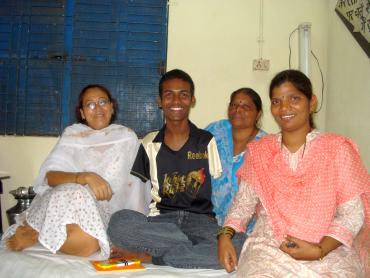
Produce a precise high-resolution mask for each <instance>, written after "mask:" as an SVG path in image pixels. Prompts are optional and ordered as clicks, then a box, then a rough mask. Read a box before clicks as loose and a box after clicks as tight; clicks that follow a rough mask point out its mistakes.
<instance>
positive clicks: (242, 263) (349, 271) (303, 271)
mask: <svg viewBox="0 0 370 278" xmlns="http://www.w3.org/2000/svg"><path fill="white" fill-rule="evenodd" d="M239 195H240V196H241V195H242V196H243V198H240V196H239ZM235 200H239V202H238V203H236V204H235V203H233V205H232V208H231V210H233V207H234V206H235V207H238V208H239V209H240V207H241V206H244V207H249V208H254V207H255V205H256V203H258V197H257V195H256V193H255V192H254V191H253V189H251V188H250V187H249V186H248V185H246V184H245V183H244V182H243V181H242V183H241V185H240V190H239V191H238V193H237V196H236V197H235ZM344 205H345V207H342V208H341V209H342V214H341V216H342V217H343V218H342V217H341V216H338V221H340V220H342V221H343V219H344V218H346V219H347V220H346V221H347V222H348V219H351V220H352V221H351V230H352V231H353V233H355V234H356V233H357V232H358V230H359V229H360V227H361V225H362V223H363V213H362V212H363V206H362V202H361V198H359V197H355V198H354V199H353V200H351V201H349V202H347V203H345V204H343V205H342V206H344ZM249 210H250V213H253V211H254V210H253V209H249ZM234 212H235V211H234ZM245 212H247V214H248V209H247V210H244V211H243V213H245ZM241 214H242V212H240V215H241ZM226 221H227V220H226ZM227 225H228V226H231V225H229V223H228V224H227ZM279 246H280V241H278V240H277V239H276V238H275V237H274V234H273V231H272V227H271V222H270V221H269V217H268V214H267V213H266V210H265V209H264V208H263V207H260V210H259V213H258V218H257V223H256V226H255V228H254V230H253V232H252V234H251V235H250V236H249V237H248V238H247V240H246V242H245V244H244V246H243V249H242V253H241V255H240V258H239V262H238V268H237V275H236V276H237V277H258V278H259V277H276V278H277V277H298V276H299V277H307V278H311V277H317V278H318V277H343V278H344V277H345V278H348V277H353V278H355V277H356V278H359V277H367V276H365V275H364V271H363V267H362V265H361V262H360V260H359V257H358V255H357V253H356V251H355V250H354V249H353V248H350V247H348V246H346V245H342V246H340V247H338V248H337V249H335V250H333V251H332V252H330V253H329V254H328V255H327V256H325V257H324V258H323V260H316V261H301V260H295V259H293V258H292V257H290V256H289V255H288V254H286V253H284V252H283V251H281V250H280V249H279Z"/></svg>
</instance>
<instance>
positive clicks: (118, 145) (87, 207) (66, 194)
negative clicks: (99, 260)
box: [3, 84, 150, 257]
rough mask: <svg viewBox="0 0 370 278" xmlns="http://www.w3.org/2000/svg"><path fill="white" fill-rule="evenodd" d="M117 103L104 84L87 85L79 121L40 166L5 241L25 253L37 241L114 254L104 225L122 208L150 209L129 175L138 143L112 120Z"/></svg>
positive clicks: (74, 251) (71, 250) (66, 249)
mask: <svg viewBox="0 0 370 278" xmlns="http://www.w3.org/2000/svg"><path fill="white" fill-rule="evenodd" d="M116 111H117V104H116V101H115V100H114V99H113V98H112V96H111V93H110V92H109V91H108V89H106V88H105V87H103V86H101V85H97V84H94V85H89V86H87V87H85V88H84V89H83V90H82V91H81V93H80V95H79V100H78V105H77V107H76V118H77V120H78V122H79V123H77V124H73V125H71V126H69V127H67V128H66V129H65V130H64V132H63V134H62V136H61V138H60V139H59V141H58V143H57V145H56V146H55V147H54V149H53V150H52V152H51V153H50V154H49V156H48V157H47V159H46V160H45V162H44V163H43V164H42V166H41V169H40V173H39V176H38V178H37V179H36V182H35V185H34V189H35V191H36V193H37V195H36V197H35V199H34V200H33V202H32V204H31V206H30V208H29V209H28V210H26V211H25V212H24V213H23V214H21V217H20V218H19V219H18V221H17V224H14V225H12V226H10V227H9V229H8V230H7V231H6V232H5V233H4V236H3V239H4V240H6V245H7V247H8V248H9V249H10V250H13V251H21V250H23V249H25V248H27V247H30V246H32V245H34V244H35V243H37V242H39V243H40V244H42V245H43V246H44V247H45V248H47V249H48V250H50V251H51V252H53V253H56V252H57V251H60V252H62V253H65V254H70V255H75V256H89V255H91V254H93V253H95V252H97V251H99V250H100V253H101V255H102V256H103V257H108V256H109V254H110V247H109V241H108V237H107V234H106V228H107V225H108V221H109V219H110V216H111V215H112V214H113V213H114V212H116V211H118V210H121V209H132V210H136V211H139V212H142V213H147V210H148V206H149V202H150V197H149V192H146V191H145V188H148V187H146V186H140V184H139V183H141V181H140V180H139V179H138V178H136V177H134V176H131V175H130V170H131V167H132V164H133V161H134V158H135V155H136V152H137V149H138V146H139V143H138V139H137V136H136V134H135V133H134V131H132V130H131V129H129V128H127V127H124V126H122V125H117V124H112V122H113V120H114V116H115V112H116Z"/></svg>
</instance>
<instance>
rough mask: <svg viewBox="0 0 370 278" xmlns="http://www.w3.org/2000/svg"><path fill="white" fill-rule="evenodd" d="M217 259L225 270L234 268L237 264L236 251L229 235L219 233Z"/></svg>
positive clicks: (229, 270) (228, 270)
mask: <svg viewBox="0 0 370 278" xmlns="http://www.w3.org/2000/svg"><path fill="white" fill-rule="evenodd" d="M217 245H218V261H219V262H220V264H221V265H222V266H223V267H224V268H225V270H226V271H227V272H232V271H234V270H235V268H236V266H237V264H238V258H237V256H236V251H235V248H234V245H233V242H232V241H231V239H230V237H228V236H227V235H220V236H219V238H218V243H217Z"/></svg>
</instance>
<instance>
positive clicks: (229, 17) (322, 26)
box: [167, 0, 328, 132]
mask: <svg viewBox="0 0 370 278" xmlns="http://www.w3.org/2000/svg"><path fill="white" fill-rule="evenodd" d="M263 3H264V24H263V26H264V41H265V43H264V45H263V57H264V58H267V59H270V62H271V69H270V71H268V72H261V71H259V72H255V71H253V70H252V61H253V59H256V58H259V48H258V43H257V38H258V36H259V15H260V10H259V9H260V1H259V0H173V1H170V10H169V31H168V32H169V39H168V61H167V65H168V69H173V68H181V69H184V70H185V71H187V72H189V74H190V75H191V76H192V77H193V79H194V81H195V87H196V90H195V96H196V98H197V105H196V107H195V108H194V109H193V111H192V115H191V119H192V120H193V121H194V122H195V123H196V124H198V125H199V126H200V127H205V126H206V125H207V124H208V123H209V122H211V121H214V120H217V119H220V118H223V117H225V116H226V109H227V103H228V99H229V96H230V93H231V92H232V91H234V90H236V89H238V88H240V87H252V88H254V89H255V90H256V91H257V92H258V93H259V94H260V95H261V97H262V99H263V102H264V104H265V105H264V111H265V113H264V121H263V128H264V129H265V130H267V131H270V132H273V131H276V130H277V127H276V125H275V123H274V121H273V120H272V117H271V116H270V113H269V105H268V103H269V101H268V86H269V82H270V80H271V79H272V77H273V76H274V75H275V74H276V73H277V72H279V71H281V70H283V69H287V68H288V65H289V63H288V55H289V49H288V38H289V34H290V33H291V32H292V31H293V30H294V29H295V28H297V26H298V24H300V23H302V22H311V23H312V49H313V51H314V52H315V53H316V56H317V57H318V58H319V59H320V64H321V67H322V69H323V72H324V74H325V73H326V61H327V35H328V30H327V26H328V20H327V14H328V2H327V1H322V0H310V1H305V0H294V1H292V0H279V1H275V0H264V1H263ZM297 38H298V33H297V32H296V33H295V34H293V36H292V42H291V46H292V50H293V53H292V66H293V67H294V68H297V67H298V65H297V46H298V40H297ZM312 76H313V85H314V89H315V90H317V91H319V90H320V89H321V81H320V77H319V71H318V68H317V67H316V65H315V64H314V63H312ZM316 123H317V124H318V126H319V127H320V128H322V129H324V127H325V105H324V107H323V110H322V112H321V113H319V115H318V118H317V120H316Z"/></svg>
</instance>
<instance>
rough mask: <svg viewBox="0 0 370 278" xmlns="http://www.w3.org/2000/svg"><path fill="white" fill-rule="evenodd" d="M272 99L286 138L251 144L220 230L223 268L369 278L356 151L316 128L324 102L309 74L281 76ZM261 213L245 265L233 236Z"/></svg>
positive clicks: (364, 176)
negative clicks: (319, 107) (314, 116)
mask: <svg viewBox="0 0 370 278" xmlns="http://www.w3.org/2000/svg"><path fill="white" fill-rule="evenodd" d="M270 100H271V113H272V115H273V116H274V118H275V120H276V122H277V123H278V125H279V126H280V128H281V132H280V133H279V134H275V135H268V136H266V137H264V138H262V139H261V140H259V141H255V142H251V143H250V144H248V146H247V152H248V155H247V160H246V161H245V162H244V164H243V166H242V167H241V168H240V169H239V171H238V173H237V174H238V176H239V179H240V184H239V191H238V193H237V195H236V197H235V199H234V202H233V204H232V206H231V208H230V210H229V213H228V216H227V217H226V219H225V223H224V227H223V228H222V229H221V230H220V232H219V240H218V248H219V260H220V263H221V264H222V265H223V266H224V267H225V269H226V270H227V271H228V272H231V271H234V270H237V276H238V277H296V276H299V277H365V275H366V274H365V268H366V267H365V266H364V263H363V262H366V261H367V262H368V260H369V258H368V257H367V258H366V257H365V256H367V254H366V253H367V252H368V250H366V249H365V250H364V249H362V252H361V254H362V256H363V257H362V258H360V256H359V255H358V252H356V251H355V249H354V248H353V247H352V244H353V242H354V241H358V239H359V238H361V239H362V240H363V242H360V243H359V244H357V245H360V246H361V245H362V247H364V245H367V246H368V245H369V242H368V241H369V237H368V235H369V226H370V214H369V196H370V187H369V174H368V172H367V170H366V169H365V167H364V165H363V163H362V161H361V158H360V155H359V152H358V149H357V147H356V145H354V143H353V142H352V141H351V140H350V139H348V138H345V137H343V136H339V135H335V134H329V133H321V132H319V131H318V130H317V129H315V128H314V124H313V120H312V113H313V112H314V110H315V107H316V104H317V100H316V97H315V96H314V95H313V93H312V85H311V82H310V80H309V79H308V78H307V77H306V76H305V75H304V74H303V73H301V72H299V71H296V70H286V71H283V72H280V73H278V74H277V75H276V76H275V77H274V79H273V80H272V81H271V85H270ZM255 211H257V214H258V220H257V223H256V226H255V228H254V231H253V232H252V234H251V235H250V236H249V237H248V239H247V240H246V242H245V244H244V247H243V250H242V252H241V255H240V258H239V261H237V257H236V254H235V250H234V247H233V245H232V242H231V240H230V238H232V236H233V233H234V232H235V231H237V232H241V231H244V229H245V227H246V224H247V223H248V221H249V219H250V218H251V216H252V215H253V213H254V212H255ZM359 233H361V234H362V235H361V237H359V236H358V235H359ZM366 238H367V239H366ZM366 240H367V241H366ZM364 241H365V242H364ZM361 260H362V262H361Z"/></svg>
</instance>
